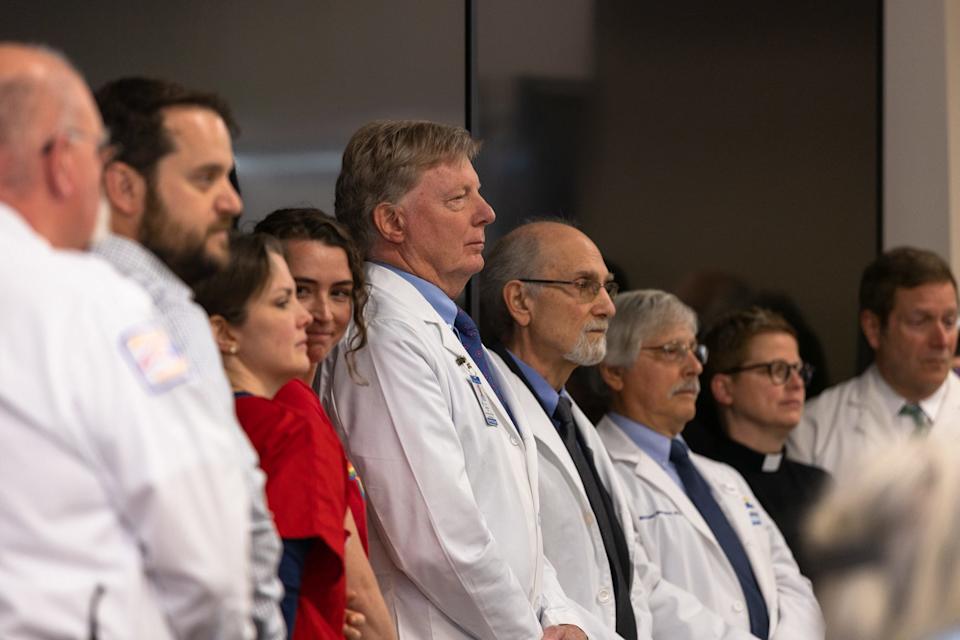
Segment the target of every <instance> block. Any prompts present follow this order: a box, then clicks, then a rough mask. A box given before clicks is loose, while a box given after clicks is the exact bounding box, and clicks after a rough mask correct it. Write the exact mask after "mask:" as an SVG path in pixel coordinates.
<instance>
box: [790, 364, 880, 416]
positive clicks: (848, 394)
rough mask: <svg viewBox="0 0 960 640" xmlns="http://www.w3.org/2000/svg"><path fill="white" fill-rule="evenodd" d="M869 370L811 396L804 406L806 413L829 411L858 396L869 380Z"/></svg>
mask: <svg viewBox="0 0 960 640" xmlns="http://www.w3.org/2000/svg"><path fill="white" fill-rule="evenodd" d="M868 375H869V373H868V372H864V373H862V374H860V375H859V376H856V377H853V378H850V379H849V380H845V381H843V382H841V383H840V384H835V385H833V386H832V387H829V388H827V389H824V390H823V391H822V392H821V393H820V394H819V395H818V396H817V397H815V398H811V399H810V400H809V401H808V402H807V404H806V406H805V407H804V413H808V412H813V413H816V412H818V411H829V410H832V409H835V408H836V407H837V406H838V405H840V404H842V403H844V402H845V401H846V400H848V399H851V398H854V397H858V396H859V395H860V394H861V393H862V390H863V387H864V385H865V384H866V382H867V379H866V377H867V376H868Z"/></svg>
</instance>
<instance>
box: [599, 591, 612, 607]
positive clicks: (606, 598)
mask: <svg viewBox="0 0 960 640" xmlns="http://www.w3.org/2000/svg"><path fill="white" fill-rule="evenodd" d="M597 602H599V603H600V604H606V603H608V602H610V590H609V589H607V588H603V589H600V591H598V592H597Z"/></svg>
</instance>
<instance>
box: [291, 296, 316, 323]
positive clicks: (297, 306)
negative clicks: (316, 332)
mask: <svg viewBox="0 0 960 640" xmlns="http://www.w3.org/2000/svg"><path fill="white" fill-rule="evenodd" d="M293 305H294V317H295V319H296V323H297V324H296V327H297V329H306V328H307V325H309V324H310V323H311V322H312V321H313V314H312V313H310V312H309V311H307V308H306V307H304V306H303V305H302V304H301V303H300V301H299V300H297V299H296V298H294V299H293Z"/></svg>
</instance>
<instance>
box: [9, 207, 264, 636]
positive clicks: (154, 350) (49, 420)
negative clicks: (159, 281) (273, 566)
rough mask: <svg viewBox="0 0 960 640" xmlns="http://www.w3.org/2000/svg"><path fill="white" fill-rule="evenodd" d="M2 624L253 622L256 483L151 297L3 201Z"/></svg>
mask: <svg viewBox="0 0 960 640" xmlns="http://www.w3.org/2000/svg"><path fill="white" fill-rule="evenodd" d="M0 299H2V300H3V301H4V309H3V313H0V450H2V451H3V459H2V463H0V638H4V639H5V640H17V639H20V638H24V639H26V638H41V637H42V638H54V637H56V638H87V637H89V635H90V633H91V628H92V627H94V626H95V627H96V629H97V633H98V637H99V638H102V639H114V638H117V639H120V638H138V639H141V640H142V639H148V640H154V639H157V640H167V639H169V638H182V637H191V638H223V639H228V638H229V639H233V638H243V637H247V636H248V635H249V632H250V631H251V629H250V624H249V615H250V602H249V600H250V594H249V588H248V586H247V585H248V584H249V583H248V580H247V575H248V571H249V547H248V545H249V540H248V530H249V523H248V518H249V496H248V494H247V491H246V488H245V486H244V482H243V478H242V476H241V474H240V473H239V471H238V469H237V465H236V463H235V459H234V458H235V456H236V441H235V439H234V438H233V437H232V436H231V434H230V433H229V431H228V430H227V429H225V428H224V427H223V425H222V424H221V423H219V422H218V421H217V420H216V418H215V416H214V415H212V414H211V412H210V411H209V409H208V403H207V402H206V401H205V400H204V399H203V397H202V395H203V394H202V392H201V390H199V389H198V388H197V385H196V384H195V377H194V375H193V373H192V371H191V369H190V365H189V362H188V361H187V360H186V359H185V358H184V357H183V356H182V354H180V353H179V352H178V351H177V350H176V348H175V347H173V346H172V345H173V343H172V342H171V341H170V338H169V336H168V334H167V333H166V331H165V330H164V329H163V327H162V324H161V323H160V322H159V321H158V320H157V319H156V311H155V309H154V308H153V306H152V305H151V303H150V300H149V298H148V297H147V296H146V295H145V294H144V293H143V292H142V291H140V290H139V289H138V288H137V287H135V286H133V285H132V284H130V283H128V282H127V281H126V280H124V279H123V278H121V277H120V276H118V275H117V274H116V273H115V272H114V271H113V270H112V269H110V268H109V267H108V266H107V265H105V264H104V263H103V262H102V261H100V260H98V259H96V258H94V257H92V256H87V255H84V254H82V253H79V252H70V251H57V250H53V249H51V247H50V246H49V245H48V244H47V243H46V241H45V240H43V239H42V238H41V237H40V236H38V235H37V234H36V233H35V232H34V231H33V230H32V229H30V228H29V227H28V226H27V225H26V224H25V222H24V221H23V220H22V218H20V217H19V215H17V214H16V212H14V211H13V210H11V209H10V208H9V207H6V206H5V205H3V204H0Z"/></svg>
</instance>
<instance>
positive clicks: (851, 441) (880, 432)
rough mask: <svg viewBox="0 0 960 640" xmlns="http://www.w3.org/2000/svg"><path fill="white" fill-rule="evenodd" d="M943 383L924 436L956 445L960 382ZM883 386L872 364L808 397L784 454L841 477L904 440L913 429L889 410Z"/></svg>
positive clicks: (959, 432)
mask: <svg viewBox="0 0 960 640" xmlns="http://www.w3.org/2000/svg"><path fill="white" fill-rule="evenodd" d="M945 384H946V395H945V397H944V399H943V404H942V405H941V406H940V411H939V412H938V413H937V416H936V419H935V420H934V421H933V424H932V425H931V426H930V431H929V433H930V437H932V438H944V439H946V440H948V441H952V442H956V441H957V440H958V439H960V378H957V376H956V375H955V374H954V373H952V372H951V373H950V374H948V375H947V379H946V381H945ZM884 385H885V383H884V382H883V380H882V379H881V377H880V372H879V371H877V367H876V365H871V366H870V367H869V368H868V369H867V370H866V371H864V372H863V373H862V374H860V375H859V376H857V377H856V378H851V379H850V380H847V381H846V382H843V383H841V384H838V385H836V386H834V387H831V388H829V389H827V390H826V391H824V392H823V393H821V394H820V395H819V396H817V397H816V398H813V399H811V400H810V401H809V402H807V404H806V406H805V407H804V408H803V418H802V419H801V420H800V424H799V425H797V428H796V429H794V430H793V431H792V432H791V434H790V438H789V439H788V440H787V455H788V456H790V457H791V458H793V459H794V460H799V461H800V462H805V463H807V464H812V465H816V466H818V467H821V468H823V469H826V470H827V471H829V472H830V473H832V474H834V476H836V477H838V478H841V479H842V477H843V476H844V475H845V474H848V473H850V472H851V471H853V470H855V469H856V468H858V466H859V465H858V460H861V459H863V457H864V456H866V455H867V454H869V453H870V452H871V451H873V450H875V449H876V448H877V447H878V446H882V445H889V444H892V443H895V442H903V441H905V440H907V439H909V438H910V437H911V434H912V427H911V426H910V425H908V424H905V420H904V419H903V418H899V417H898V416H897V415H896V413H895V412H891V411H890V409H889V407H888V403H887V402H886V401H885V398H884V393H886V394H893V393H894V392H893V391H892V390H890V389H889V388H887V389H886V390H884V389H883V388H882V387H883V386H884ZM900 421H903V422H900Z"/></svg>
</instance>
